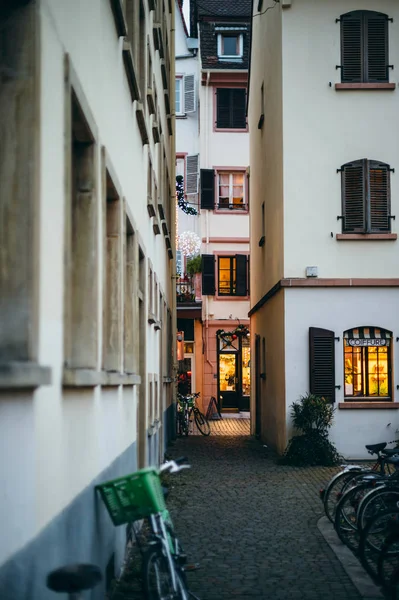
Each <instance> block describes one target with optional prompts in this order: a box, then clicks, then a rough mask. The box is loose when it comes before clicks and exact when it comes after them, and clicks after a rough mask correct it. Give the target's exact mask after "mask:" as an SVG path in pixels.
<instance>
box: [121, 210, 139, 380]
mask: <svg viewBox="0 0 399 600" xmlns="http://www.w3.org/2000/svg"><path fill="white" fill-rule="evenodd" d="M135 246H136V244H135V239H134V231H133V227H132V224H131V222H130V220H129V218H128V217H127V216H125V254H124V256H125V286H124V287H125V289H124V296H125V298H124V320H123V336H124V371H125V373H134V372H135V370H136V368H137V366H136V353H135V343H134V342H135V335H134V330H135V328H136V325H137V319H136V298H135V294H136V289H135V288H136V286H135V280H134V275H135V272H136V264H135V263H136V248H135Z"/></svg>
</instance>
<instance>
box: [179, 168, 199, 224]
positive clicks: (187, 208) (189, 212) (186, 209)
mask: <svg viewBox="0 0 399 600" xmlns="http://www.w3.org/2000/svg"><path fill="white" fill-rule="evenodd" d="M176 198H177V204H178V206H179V208H181V210H182V211H183V212H185V213H186V215H197V214H198V212H197V211H196V210H195V208H193V207H192V206H190V205H189V203H188V202H187V200H186V199H185V197H184V179H183V175H177V177H176Z"/></svg>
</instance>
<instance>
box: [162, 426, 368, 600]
mask: <svg viewBox="0 0 399 600" xmlns="http://www.w3.org/2000/svg"><path fill="white" fill-rule="evenodd" d="M234 422H235V421H234V420H225V421H223V427H227V428H229V427H231V426H232V424H234ZM212 425H213V427H215V423H213V424H212ZM218 426H219V428H221V425H220V422H219V423H218ZM214 433H215V432H213V435H211V436H209V437H208V438H203V437H200V436H192V437H191V436H190V437H188V438H185V439H179V440H177V442H176V443H175V445H174V446H173V447H172V450H171V451H170V454H171V456H172V457H174V458H175V457H178V456H183V455H184V456H187V457H188V459H189V461H190V463H191V465H192V468H191V470H187V471H186V472H183V473H182V474H179V475H177V476H176V477H175V479H174V483H173V487H172V489H171V493H170V501H169V506H170V508H171V512H172V516H173V520H174V523H175V527H176V529H177V533H178V535H179V537H180V539H181V541H182V543H183V545H184V548H185V550H186V552H187V553H188V559H189V562H197V561H198V562H200V564H201V569H200V570H198V571H196V572H193V573H189V574H188V578H189V584H190V589H192V591H193V592H194V593H195V594H197V595H198V596H199V597H200V598H201V600H222V599H225V600H228V599H232V598H237V599H239V600H246V599H249V598H251V599H253V598H256V599H258V600H262V599H266V598H267V599H271V598H273V599H274V600H280V599H281V600H283V599H284V600H285V599H288V598H290V599H291V598H292V599H296V598H298V600H299V599H301V600H320V599H321V598H323V600H341V599H342V600H344V599H345V600H352V599H355V598H360V597H361V596H360V594H359V592H358V591H357V589H356V588H355V587H354V585H353V584H352V582H351V580H350V579H349V578H348V576H347V575H346V573H345V571H344V569H343V567H342V565H341V563H340V562H339V561H338V560H337V558H336V557H335V555H334V553H333V552H332V550H331V549H330V547H329V546H328V545H327V543H326V542H325V540H324V538H323V537H322V535H321V534H320V532H319V530H318V528H317V521H318V520H319V518H320V517H321V516H322V514H323V511H322V505H321V503H320V500H319V498H318V490H319V487H320V485H322V484H323V483H324V482H325V481H326V480H327V479H328V478H329V477H330V476H331V473H332V470H331V469H327V468H306V469H299V468H292V467H285V466H280V465H277V464H276V462H275V459H274V456H273V455H272V454H271V453H270V452H269V451H268V449H267V448H265V447H264V446H263V445H262V444H261V443H260V442H258V441H256V440H255V439H254V438H252V437H250V436H249V435H246V436H243V435H242V436H236V437H233V436H226V435H215V434H214Z"/></svg>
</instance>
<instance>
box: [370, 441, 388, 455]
mask: <svg viewBox="0 0 399 600" xmlns="http://www.w3.org/2000/svg"><path fill="white" fill-rule="evenodd" d="M386 445H387V443H386V442H382V443H381V444H369V445H367V444H366V448H367V450H369V451H370V452H373V454H377V452H381V450H384V448H385V446H386Z"/></svg>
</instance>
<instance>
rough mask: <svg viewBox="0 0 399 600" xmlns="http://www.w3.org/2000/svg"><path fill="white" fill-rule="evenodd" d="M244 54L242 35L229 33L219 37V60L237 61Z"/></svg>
mask: <svg viewBox="0 0 399 600" xmlns="http://www.w3.org/2000/svg"><path fill="white" fill-rule="evenodd" d="M242 54H243V37H242V34H237V33H227V34H224V35H218V56H219V58H222V59H223V58H224V59H226V58H229V59H237V58H241V57H242Z"/></svg>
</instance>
